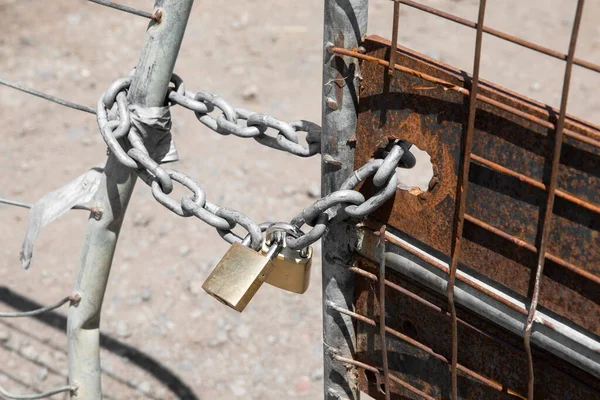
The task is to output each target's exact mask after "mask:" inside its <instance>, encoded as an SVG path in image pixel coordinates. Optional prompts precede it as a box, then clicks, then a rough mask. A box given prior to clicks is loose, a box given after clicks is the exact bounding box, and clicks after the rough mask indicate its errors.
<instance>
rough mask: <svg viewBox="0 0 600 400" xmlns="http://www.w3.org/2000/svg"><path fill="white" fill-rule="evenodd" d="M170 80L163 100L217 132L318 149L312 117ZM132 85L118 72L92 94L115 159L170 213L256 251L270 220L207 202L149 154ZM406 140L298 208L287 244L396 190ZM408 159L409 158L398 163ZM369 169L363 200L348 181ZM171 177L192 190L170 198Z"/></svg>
mask: <svg viewBox="0 0 600 400" xmlns="http://www.w3.org/2000/svg"><path fill="white" fill-rule="evenodd" d="M171 82H172V83H173V85H174V86H173V87H172V88H170V89H169V93H168V98H169V101H170V102H171V103H172V104H178V105H180V106H182V107H184V108H187V109H189V110H192V111H194V113H195V114H196V117H197V118H198V120H199V121H200V122H202V123H203V124H204V125H205V126H207V127H209V128H210V129H212V130H213V131H215V132H217V133H219V134H222V135H229V134H231V135H235V136H238V137H243V138H254V139H255V140H256V141H258V142H259V143H261V144H263V145H265V146H268V147H272V148H274V149H277V150H282V151H286V152H289V153H291V154H295V155H298V156H301V157H310V156H312V155H315V154H317V153H319V152H320V150H321V128H320V127H319V126H318V125H316V124H314V123H312V122H308V121H304V120H300V121H294V122H291V123H287V122H283V121H280V120H278V119H276V118H274V117H271V116H269V115H263V114H257V113H253V112H251V111H247V110H244V109H240V108H233V107H232V106H231V105H230V104H229V103H228V102H226V101H225V100H224V99H222V98H221V97H219V96H216V95H214V94H211V93H208V92H202V91H201V92H198V93H193V92H189V91H186V90H185V88H184V83H183V80H182V79H181V78H180V77H179V76H177V75H175V74H173V77H172V79H171ZM130 84H131V78H130V77H128V78H122V79H118V80H117V81H115V82H114V83H113V84H112V85H111V86H110V87H109V88H108V90H107V91H106V92H105V93H104V94H103V95H102V96H101V97H100V99H99V100H98V107H97V120H98V126H99V128H100V133H101V134H102V137H103V139H104V141H105V142H106V144H107V146H108V149H109V151H110V152H111V153H112V154H113V155H114V156H115V157H116V158H117V160H118V161H119V162H120V163H121V164H123V165H125V166H127V167H129V168H133V169H135V170H136V172H137V174H138V176H139V177H140V178H141V180H142V181H144V182H145V183H146V184H147V185H149V186H150V187H151V189H152V194H153V196H154V198H155V199H156V200H157V201H158V202H159V203H160V204H162V205H163V206H164V207H166V208H167V209H169V210H171V211H172V212H173V213H175V214H176V215H179V216H181V217H190V216H195V217H196V218H198V219H200V220H202V221H204V222H206V223H207V224H209V225H210V226H212V227H214V228H216V229H217V232H218V233H219V235H221V237H222V238H223V239H225V240H226V241H227V242H229V243H233V242H241V243H244V244H247V245H249V246H250V247H251V248H253V249H255V250H258V249H259V248H260V247H261V245H262V232H264V231H265V230H266V229H267V228H268V227H269V226H270V225H271V224H269V223H263V224H261V225H259V224H257V223H256V222H254V221H253V220H252V219H250V218H249V217H248V216H246V215H244V214H242V213H241V212H239V211H236V210H232V209H229V208H223V207H219V206H218V205H216V204H213V203H211V202H209V201H208V200H207V198H206V193H205V191H204V189H203V188H202V186H201V185H200V184H199V183H198V182H196V181H195V180H194V179H192V178H191V177H189V176H188V175H186V174H184V173H182V172H179V171H176V170H174V169H170V168H164V167H162V166H161V165H159V164H158V163H157V162H156V161H155V160H154V159H153V158H152V157H151V155H150V153H149V152H148V150H147V149H146V147H145V146H144V142H143V140H142V138H141V137H140V135H139V134H138V133H137V132H136V130H135V129H132V124H131V116H130V112H131V110H130V109H129V104H128V102H127V90H128V88H129V85H130ZM215 108H217V109H219V110H220V111H221V115H219V116H218V117H217V118H214V117H213V116H212V115H210V114H211V113H212V112H213V111H214V110H215ZM244 121H245V122H244ZM240 123H241V125H240ZM269 128H272V129H274V130H276V131H277V134H276V136H269V135H267V134H266V132H267V130H268V129H269ZM297 132H306V133H307V135H306V142H307V146H303V145H301V144H299V143H298V142H299V139H298V134H297ZM409 147H410V144H409V143H407V142H402V141H396V142H395V143H392V144H391V145H390V146H389V149H388V152H387V155H386V157H385V158H384V159H375V160H371V161H369V162H368V163H367V164H365V165H363V166H362V167H360V168H359V169H358V170H356V171H355V172H354V173H353V174H352V175H351V176H350V177H349V178H348V179H347V180H346V181H345V182H344V183H343V185H342V187H341V188H340V189H339V190H338V191H336V192H333V193H331V194H329V195H327V196H325V197H323V198H321V199H319V200H317V201H315V202H314V203H313V204H312V205H311V206H310V207H308V208H306V209H304V210H303V211H302V212H300V213H299V214H298V215H296V216H295V217H294V218H293V219H292V221H291V225H293V226H294V227H295V228H296V229H297V230H298V231H299V232H302V231H300V228H302V227H303V226H304V225H308V226H310V227H312V229H311V230H310V231H309V232H307V233H303V234H301V235H294V236H290V237H287V238H286V242H287V246H288V247H289V248H291V249H292V250H301V249H304V248H306V247H308V246H310V245H311V244H313V243H314V242H316V241H318V240H319V239H320V238H321V237H322V236H323V235H324V234H325V232H326V231H327V227H328V226H329V225H331V224H334V223H338V222H340V221H342V220H344V219H347V218H363V217H366V216H367V215H369V214H370V213H372V212H373V211H375V210H376V209H378V208H379V207H380V206H381V205H382V204H383V203H385V202H386V201H387V200H388V199H389V198H391V197H392V196H393V195H394V193H395V191H396V187H397V186H398V176H397V175H396V167H397V166H399V165H400V166H403V163H402V162H401V159H402V158H403V155H404V154H406V155H407V156H410V153H409V152H408V148H409ZM402 161H405V160H402ZM408 164H410V162H408V163H406V162H405V163H404V165H408ZM409 166H410V165H409ZM371 176H372V177H373V184H374V185H375V187H378V188H380V189H379V190H378V192H377V193H375V194H374V195H373V196H372V197H370V198H369V199H365V197H364V195H363V194H361V193H360V192H358V191H356V190H354V188H355V187H356V185H358V184H359V183H360V182H363V181H365V180H366V179H367V178H369V177H371ZM173 182H177V183H179V184H181V185H183V186H184V187H186V188H187V189H188V190H189V191H190V192H191V194H190V195H186V196H183V197H182V198H181V200H179V201H177V200H175V199H173V198H171V197H169V194H170V193H171V192H172V191H173ZM237 225H240V226H241V227H243V228H244V229H245V230H246V231H247V232H248V234H247V235H246V236H245V237H242V236H240V235H238V234H236V233H234V232H233V231H232V230H233V229H234V228H235V227H236V226H237Z"/></svg>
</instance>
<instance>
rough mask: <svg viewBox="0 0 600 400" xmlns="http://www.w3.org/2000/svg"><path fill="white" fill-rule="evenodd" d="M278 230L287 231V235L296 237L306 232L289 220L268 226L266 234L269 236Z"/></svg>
mask: <svg viewBox="0 0 600 400" xmlns="http://www.w3.org/2000/svg"><path fill="white" fill-rule="evenodd" d="M277 231H281V232H285V234H286V235H290V236H292V237H294V238H295V239H298V238H299V237H301V236H303V235H304V232H302V231H301V230H300V228H298V227H297V226H296V225H292V224H290V223H289V222H275V223H273V224H271V225H270V226H269V227H268V228H267V232H266V234H265V236H266V237H269V236H270V235H271V234H273V232H277Z"/></svg>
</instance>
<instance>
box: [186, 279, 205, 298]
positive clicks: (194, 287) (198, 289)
mask: <svg viewBox="0 0 600 400" xmlns="http://www.w3.org/2000/svg"><path fill="white" fill-rule="evenodd" d="M188 290H189V291H190V293H191V294H193V295H195V296H197V295H199V294H200V293H202V281H191V282H190V284H189V287H188Z"/></svg>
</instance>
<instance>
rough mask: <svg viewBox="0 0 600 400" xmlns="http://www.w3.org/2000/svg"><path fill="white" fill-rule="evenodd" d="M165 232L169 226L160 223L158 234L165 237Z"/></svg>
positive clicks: (167, 231)
mask: <svg viewBox="0 0 600 400" xmlns="http://www.w3.org/2000/svg"><path fill="white" fill-rule="evenodd" d="M167 233H169V228H168V227H167V226H166V225H161V226H160V228H158V236H160V237H165V236H167Z"/></svg>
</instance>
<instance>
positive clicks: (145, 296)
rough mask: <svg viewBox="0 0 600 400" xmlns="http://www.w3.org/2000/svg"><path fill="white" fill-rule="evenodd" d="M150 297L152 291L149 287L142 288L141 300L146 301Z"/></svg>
mask: <svg viewBox="0 0 600 400" xmlns="http://www.w3.org/2000/svg"><path fill="white" fill-rule="evenodd" d="M151 299H152V291H151V290H150V288H144V290H143V291H142V301H143V302H148V301H150V300H151Z"/></svg>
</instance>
